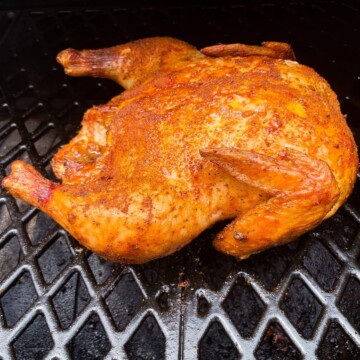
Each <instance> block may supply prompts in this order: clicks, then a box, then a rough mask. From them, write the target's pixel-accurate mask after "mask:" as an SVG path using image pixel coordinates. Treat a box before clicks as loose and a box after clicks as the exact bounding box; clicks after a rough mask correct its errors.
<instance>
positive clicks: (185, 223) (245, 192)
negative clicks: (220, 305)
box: [3, 38, 358, 263]
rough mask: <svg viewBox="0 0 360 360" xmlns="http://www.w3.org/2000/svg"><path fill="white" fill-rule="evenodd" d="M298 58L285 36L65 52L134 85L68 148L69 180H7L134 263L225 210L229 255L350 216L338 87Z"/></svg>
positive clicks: (345, 131)
mask: <svg viewBox="0 0 360 360" xmlns="http://www.w3.org/2000/svg"><path fill="white" fill-rule="evenodd" d="M294 59H295V58H294V54H293V52H292V49H291V47H290V46H289V45H288V44H283V43H276V42H268V43H264V44H263V46H248V45H242V44H230V45H216V46H213V47H208V48H205V49H203V50H202V51H198V50H197V49H195V48H194V47H192V46H190V45H189V44H186V43H184V42H182V41H180V40H176V39H172V38H148V39H143V40H138V41H135V42H131V43H128V44H124V45H120V46H115V47H112V48H108V49H99V50H83V51H76V50H73V49H67V50H65V51H62V52H61V53H60V54H59V55H58V61H59V62H60V63H61V64H62V65H63V66H64V68H65V72H66V73H67V74H68V75H71V76H94V77H106V78H111V79H113V80H115V81H117V82H118V83H119V84H120V85H122V86H123V87H125V89H126V90H125V91H124V92H122V93H121V94H120V95H119V96H117V97H115V98H113V99H112V100H111V101H110V102H109V103H107V104H106V105H102V106H94V107H93V108H92V109H90V110H88V111H87V112H86V114H85V116H84V119H83V123H82V129H81V131H80V132H79V134H78V135H77V136H76V137H75V138H74V139H73V140H72V141H71V142H70V143H69V144H68V145H65V146H64V147H63V148H61V149H60V150H59V152H58V153H57V154H56V155H55V157H54V158H53V160H52V167H53V169H54V172H55V174H56V176H57V177H58V178H59V179H60V180H61V184H59V183H53V182H51V181H49V180H47V179H45V178H43V177H42V176H41V175H40V174H39V173H38V172H37V171H36V170H35V169H34V168H33V167H31V166H30V165H28V164H25V163H24V162H21V161H16V162H14V163H13V165H12V173H11V174H10V175H9V176H8V177H6V178H5V179H4V180H3V186H4V187H6V188H7V189H8V190H9V192H10V193H11V194H12V195H14V196H16V197H19V198H21V199H23V200H25V201H27V202H29V203H30V204H32V205H34V206H36V207H38V208H40V209H41V210H42V211H44V212H45V213H47V214H48V215H50V216H51V217H52V218H53V219H55V220H56V221H57V222H58V223H59V224H60V225H62V226H63V227H64V228H65V229H66V230H67V231H69V232H70V233H71V234H72V235H73V236H74V237H75V238H76V239H78V240H79V241H80V242H81V243H82V244H84V245H85V246H86V247H88V248H89V249H91V250H93V251H95V252H97V253H98V254H99V255H101V256H103V257H105V258H107V259H110V260H113V261H117V262H121V263H143V262H146V261H149V260H152V259H155V258H159V257H162V256H165V255H168V254H171V253H173V252H175V251H177V250H179V249H180V248H182V247H183V246H184V245H186V244H187V243H189V242H190V241H191V240H192V239H194V238H195V237H196V236H197V235H198V234H199V233H200V232H202V231H203V230H204V229H206V228H207V227H209V226H211V225H212V224H214V223H215V222H217V221H219V220H222V219H233V221H232V222H231V223H230V224H229V225H228V226H227V227H225V229H224V230H223V231H221V232H220V233H219V234H218V236H217V237H216V239H215V241H214V246H215V247H216V249H218V250H219V251H222V252H224V253H226V254H231V255H234V256H236V257H238V258H246V257H248V256H249V255H251V254H253V253H256V252H259V251H261V250H264V249H266V248H269V247H272V246H275V245H279V244H283V243H286V242H289V241H291V240H292V239H294V238H296V237H298V236H299V235H301V234H302V233H304V232H306V231H308V230H310V229H311V228H313V227H315V226H316V225H318V224H319V223H320V222H321V221H322V220H324V219H326V218H328V217H329V216H331V215H332V214H334V213H335V212H336V210H337V209H338V208H339V207H340V206H341V205H342V204H343V202H344V201H345V200H346V198H347V197H348V196H349V194H350V192H351V190H352V187H353V184H354V180H355V176H356V171H357V168H358V157H357V150H356V145H355V143H354V139H353V136H352V134H351V131H350V130H349V128H348V126H347V124H346V121H345V118H344V116H343V115H342V114H341V112H340V108H339V103H338V101H337V98H336V95H335V94H334V92H333V91H332V90H331V88H330V86H329V85H328V83H327V82H326V81H325V80H324V79H323V78H322V77H320V76H319V75H318V74H317V73H316V72H315V71H314V70H312V69H311V68H309V67H306V66H303V65H300V64H298V63H297V62H295V61H294Z"/></svg>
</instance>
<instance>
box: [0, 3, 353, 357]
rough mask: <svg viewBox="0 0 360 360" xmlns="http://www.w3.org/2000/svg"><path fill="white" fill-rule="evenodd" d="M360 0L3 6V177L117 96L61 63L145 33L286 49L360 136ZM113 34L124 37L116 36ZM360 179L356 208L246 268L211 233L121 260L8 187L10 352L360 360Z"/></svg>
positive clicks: (3, 236)
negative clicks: (163, 254)
mask: <svg viewBox="0 0 360 360" xmlns="http://www.w3.org/2000/svg"><path fill="white" fill-rule="evenodd" d="M359 11H360V8H359V5H358V4H356V2H355V1H343V2H341V3H338V2H335V1H334V2H327V3H326V4H325V3H324V4H323V5H311V4H306V3H303V2H299V3H297V2H293V3H291V4H281V5H278V4H277V5H276V4H271V3H268V2H266V3H264V4H260V3H259V4H258V5H250V2H249V4H247V3H245V2H243V3H242V5H238V6H233V7H226V8H225V7H204V6H192V7H188V8H185V7H180V6H179V7H168V8H160V7H149V8H137V9H135V8H131V9H124V8H118V9H109V8H96V9H93V8H89V9H81V8H73V9H70V8H69V9H48V8H47V9H27V10H22V11H14V12H10V11H7V12H0V24H1V30H3V31H2V33H3V34H4V35H3V37H2V40H1V38H0V40H1V43H0V51H1V53H2V57H1V59H0V105H1V107H0V165H1V166H0V177H1V178H2V177H3V176H5V174H7V173H8V172H9V164H10V163H11V162H12V161H13V160H15V159H22V160H25V161H27V162H29V163H32V164H33V165H34V166H36V168H37V169H39V170H40V171H41V172H42V173H43V174H44V175H46V176H48V177H50V178H53V177H54V175H53V174H52V172H51V169H50V166H49V161H50V159H51V158H52V156H53V155H54V153H55V152H56V151H57V149H58V148H59V146H60V145H62V144H65V143H67V142H68V141H69V140H70V139H71V138H72V137H73V136H74V134H75V133H76V131H77V130H78V129H79V125H80V121H81V118H82V115H83V113H84V112H85V110H86V109H88V108H89V107H91V106H92V105H94V104H101V103H104V102H106V101H108V100H109V99H110V98H111V97H112V96H114V95H116V94H118V93H119V91H120V90H119V88H118V86H117V85H116V84H113V83H112V82H110V81H108V80H98V79H86V78H82V79H74V78H69V77H66V76H65V75H64V74H63V71H62V70H61V69H60V67H59V66H58V65H57V64H56V62H55V55H56V53H57V52H58V51H60V50H62V49H64V48H66V47H74V48H97V47H105V46H111V45H114V44H116V43H123V42H126V41H128V40H133V39H137V38H142V37H146V36H155V35H167V36H174V37H179V38H181V39H184V40H187V41H189V42H190V43H193V44H195V45H197V46H198V47H202V46H205V45H209V44H213V43H217V42H245V43H254V44H255V43H260V42H261V41H263V40H278V41H288V42H290V43H292V44H293V45H294V48H295V51H296V53H297V55H298V58H299V60H300V61H301V62H303V63H305V64H308V65H310V66H312V67H314V68H315V69H316V70H317V71H319V72H320V73H321V74H322V75H324V76H325V78H327V79H328V80H329V82H330V83H331V84H332V86H333V88H334V90H335V91H336V92H337V93H338V94H339V99H340V101H341V104H342V108H343V112H344V113H347V114H348V116H349V117H348V120H349V124H350V125H351V127H352V130H353V131H354V134H355V136H356V138H357V142H358V143H360V141H359V140H360V123H359V121H358V117H359V113H360V110H359V107H360V105H359V104H360V99H359V88H360V87H359V84H360V74H359V73H358V63H359V60H360V51H359V48H358V47H357V46H355V45H356V44H357V41H358V37H359V28H358V23H357V20H358V17H359ZM114 35H115V36H114ZM359 182H360V176H359V177H358V181H357V184H356V187H355V190H354V192H353V194H352V196H351V197H350V199H349V200H348V203H347V204H346V205H345V206H344V207H343V208H342V209H340V210H339V212H338V213H337V214H336V215H335V216H333V217H332V218H331V219H328V220H327V221H326V222H325V223H324V224H322V225H321V226H320V227H318V228H317V229H315V230H313V231H312V232H310V233H308V234H306V235H304V236H303V237H302V239H299V240H297V241H295V242H294V243H291V244H289V245H287V246H282V247H279V248H276V249H271V250H269V251H266V252H264V253H261V254H258V255H254V256H252V257H251V258H249V259H248V260H246V261H242V262H237V261H236V260H234V259H233V258H230V257H227V256H225V255H222V254H220V253H217V252H216V251H215V250H214V249H212V247H211V245H210V243H211V239H212V238H213V237H214V235H215V234H216V233H217V232H218V231H219V230H220V229H221V228H222V226H223V224H218V225H216V226H215V227H214V228H212V229H210V230H207V231H205V232H204V233H203V234H202V235H201V236H200V237H199V238H198V239H196V240H195V241H194V242H193V243H191V244H190V245H189V246H187V247H186V248H185V249H183V250H182V251H180V252H179V253H177V254H174V255H173V256H170V257H167V258H164V259H161V260H157V261H153V262H151V263H149V264H145V265H141V266H120V265H116V264H112V263H109V262H106V261H104V260H102V259H100V258H99V257H98V256H96V255H95V254H92V253H91V252H89V251H88V250H86V249H84V248H83V247H81V246H80V245H79V244H78V243H77V242H76V241H75V240H74V239H72V238H71V237H70V236H69V235H68V234H67V233H66V232H65V231H64V230H63V229H61V228H60V227H59V226H58V225H57V224H55V223H54V222H53V221H52V220H51V219H49V218H48V217H47V216H46V215H44V214H43V213H41V212H39V211H38V210H36V209H34V208H32V207H30V206H28V205H27V204H25V203H23V202H22V201H19V200H15V199H14V198H12V197H11V196H9V195H8V194H7V193H6V192H5V191H4V190H3V189H1V190H0V219H1V222H0V259H1V264H2V266H1V269H0V282H1V285H0V286H1V293H0V305H1V306H0V308H1V311H0V354H1V357H2V358H3V359H13V358H16V359H27V360H28V359H41V358H47V359H61V360H63V359H87V360H88V359H102V358H106V359H125V358H129V359H163V358H166V359H176V358H179V359H195V358H197V357H199V358H200V359H237V358H239V357H241V358H243V359H252V358H254V357H255V358H256V359H269V358H271V359H289V358H291V359H301V358H306V359H314V358H315V357H316V356H318V358H319V359H356V358H360V337H359V335H358V334H359V332H360V318H359V315H358V313H356V311H355V310H357V309H358V308H359V305H360V304H359V297H360V296H359V295H360V270H359V264H360V258H359V255H360V238H359V237H360V233H359V226H360V225H359V224H360V201H359V199H360V194H359V192H360V184H359Z"/></svg>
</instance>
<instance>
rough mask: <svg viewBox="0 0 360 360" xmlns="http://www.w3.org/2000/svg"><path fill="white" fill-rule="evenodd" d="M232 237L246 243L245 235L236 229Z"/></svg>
mask: <svg viewBox="0 0 360 360" xmlns="http://www.w3.org/2000/svg"><path fill="white" fill-rule="evenodd" d="M234 239H235V240H238V241H240V242H242V243H246V242H247V240H248V239H247V237H246V236H245V235H244V234H243V233H241V232H237V231H234Z"/></svg>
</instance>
